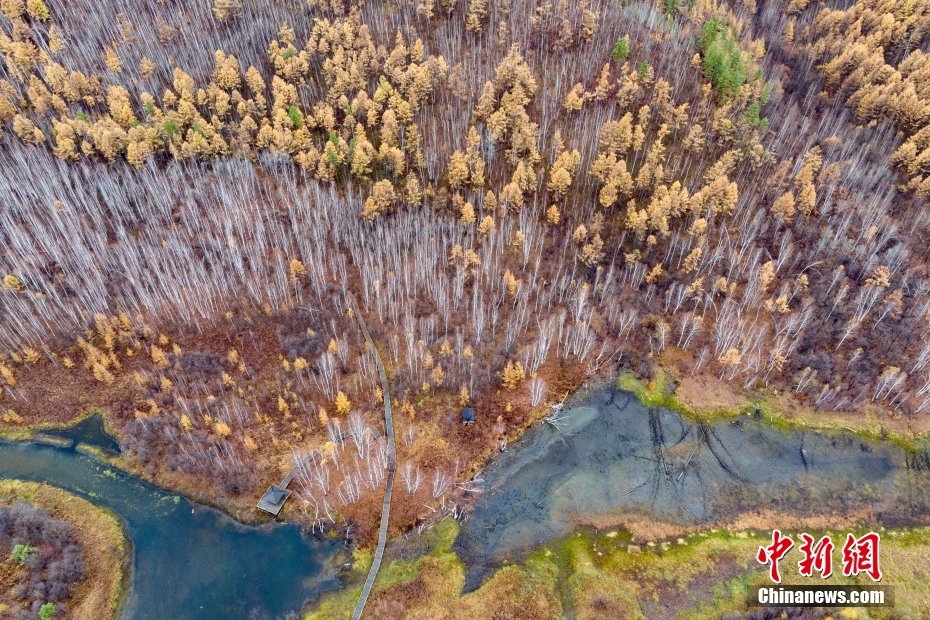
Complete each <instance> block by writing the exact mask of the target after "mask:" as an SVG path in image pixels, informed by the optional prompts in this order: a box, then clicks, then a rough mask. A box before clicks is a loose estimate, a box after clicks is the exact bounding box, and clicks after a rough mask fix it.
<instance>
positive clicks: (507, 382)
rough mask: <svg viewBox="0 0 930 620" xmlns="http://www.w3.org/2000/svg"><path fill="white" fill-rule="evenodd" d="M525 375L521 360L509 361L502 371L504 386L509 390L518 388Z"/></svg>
mask: <svg viewBox="0 0 930 620" xmlns="http://www.w3.org/2000/svg"><path fill="white" fill-rule="evenodd" d="M525 376H526V375H525V373H524V371H523V365H522V364H521V363H520V362H507V365H506V366H505V367H504V370H503V371H501V378H502V382H503V385H504V388H506V389H508V390H513V389H516V387H517V386H518V385H520V382H522V381H523V379H524V378H525Z"/></svg>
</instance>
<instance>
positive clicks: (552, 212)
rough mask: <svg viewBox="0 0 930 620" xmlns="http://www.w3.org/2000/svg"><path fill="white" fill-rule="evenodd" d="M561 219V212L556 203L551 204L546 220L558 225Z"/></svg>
mask: <svg viewBox="0 0 930 620" xmlns="http://www.w3.org/2000/svg"><path fill="white" fill-rule="evenodd" d="M560 219H561V214H560V213H559V208H558V207H557V206H555V205H550V206H549V208H548V209H547V210H546V221H547V222H549V223H550V224H552V225H553V226H556V225H558V223H559V220H560Z"/></svg>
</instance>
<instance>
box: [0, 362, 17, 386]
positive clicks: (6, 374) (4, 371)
mask: <svg viewBox="0 0 930 620" xmlns="http://www.w3.org/2000/svg"><path fill="white" fill-rule="evenodd" d="M0 377H3V382H4V383H6V384H7V385H8V386H10V387H13V386H14V385H16V378H15V377H14V376H13V371H12V370H10V369H9V368H8V367H7V366H4V365H2V364H0Z"/></svg>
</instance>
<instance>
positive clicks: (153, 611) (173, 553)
mask: <svg viewBox="0 0 930 620" xmlns="http://www.w3.org/2000/svg"><path fill="white" fill-rule="evenodd" d="M82 433H83V431H82ZM66 436H67V435H66ZM68 438H72V439H73V438H74V437H68ZM87 438H88V437H85V438H84V439H87ZM0 477H2V478H19V479H22V480H32V481H36V482H43V481H47V482H48V483H49V484H51V485H54V486H56V487H60V488H62V489H65V490H67V491H70V492H73V493H75V494H77V495H80V496H82V497H84V498H86V499H88V500H90V501H91V502H93V503H95V504H98V505H101V506H106V507H108V508H111V509H113V511H114V512H116V513H117V514H118V515H119V516H120V518H121V519H122V521H123V523H124V525H125V529H126V534H127V536H128V538H129V539H130V540H131V541H132V546H133V566H132V587H131V590H130V594H129V599H128V601H127V603H126V608H125V611H124V613H123V616H122V618H123V619H124V620H163V619H167V618H170V619H172V620H201V619H202V620H207V619H213V620H217V619H221V620H225V619H230V620H232V619H235V620H252V619H254V620H259V619H262V620H264V619H276V618H283V617H285V616H286V615H287V614H291V613H297V612H299V611H300V608H301V607H302V606H303V604H304V603H305V602H306V601H307V600H309V599H311V598H314V597H316V596H317V595H318V594H320V593H321V592H324V591H326V590H332V589H335V588H338V587H339V585H340V583H339V581H338V580H337V579H336V578H335V567H334V566H333V564H334V558H335V557H336V556H337V553H338V548H339V545H338V544H337V543H335V542H323V541H318V540H315V539H313V538H311V537H306V536H302V535H301V532H300V528H299V527H298V526H296V525H283V524H268V525H265V526H261V527H248V526H243V525H241V524H239V523H237V522H236V521H234V520H233V519H231V518H230V517H228V516H227V515H225V514H223V513H221V512H219V511H217V510H214V509H212V508H208V507H205V506H201V505H199V504H194V503H192V502H190V501H188V500H186V499H184V498H182V497H179V496H177V495H172V494H169V493H166V492H164V491H161V490H159V489H157V488H155V487H152V486H151V485H148V484H146V483H144V482H142V481H141V480H139V479H138V478H135V477H133V476H129V475H126V474H124V473H122V472H119V471H117V470H114V469H112V468H110V467H107V466H106V465H103V464H101V463H100V462H98V461H96V460H94V459H92V458H90V457H88V456H85V455H83V454H81V453H79V452H77V451H76V450H75V449H74V448H60V447H54V446H46V445H39V444H11V443H0Z"/></svg>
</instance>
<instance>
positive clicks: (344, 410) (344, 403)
mask: <svg viewBox="0 0 930 620" xmlns="http://www.w3.org/2000/svg"><path fill="white" fill-rule="evenodd" d="M335 405H336V412H337V413H339V414H340V415H348V413H349V411H350V410H351V409H352V403H350V402H349V398H348V397H347V396H346V395H345V394H344V393H343V392H342V391H340V392H339V393H338V394H336V402H335Z"/></svg>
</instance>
